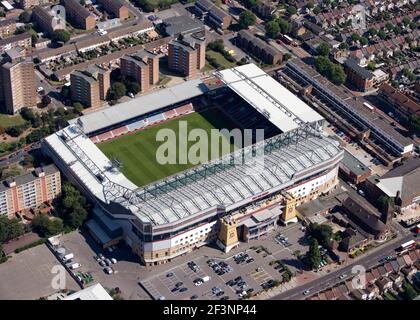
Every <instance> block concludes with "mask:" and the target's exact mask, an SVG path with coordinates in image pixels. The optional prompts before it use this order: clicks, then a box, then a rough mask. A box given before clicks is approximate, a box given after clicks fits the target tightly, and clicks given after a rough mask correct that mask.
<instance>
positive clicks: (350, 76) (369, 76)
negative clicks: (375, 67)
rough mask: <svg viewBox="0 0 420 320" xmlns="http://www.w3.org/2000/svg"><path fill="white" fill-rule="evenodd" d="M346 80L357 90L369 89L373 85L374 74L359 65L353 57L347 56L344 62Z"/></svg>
mask: <svg viewBox="0 0 420 320" xmlns="http://www.w3.org/2000/svg"><path fill="white" fill-rule="evenodd" d="M344 71H345V73H346V75H347V80H348V81H349V82H350V83H351V84H352V85H353V86H354V87H355V88H356V89H357V90H359V91H369V90H370V89H372V88H373V86H374V76H373V73H372V72H370V71H369V70H367V69H365V68H363V67H361V66H360V65H359V64H358V63H357V62H356V60H355V59H353V58H348V59H347V60H346V61H345V62H344Z"/></svg>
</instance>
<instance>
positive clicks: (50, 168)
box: [0, 164, 59, 192]
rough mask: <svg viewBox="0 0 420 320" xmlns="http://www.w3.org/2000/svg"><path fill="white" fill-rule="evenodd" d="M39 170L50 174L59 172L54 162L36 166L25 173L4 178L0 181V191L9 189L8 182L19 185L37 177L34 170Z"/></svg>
mask: <svg viewBox="0 0 420 320" xmlns="http://www.w3.org/2000/svg"><path fill="white" fill-rule="evenodd" d="M39 171H44V172H45V175H50V174H54V173H56V172H59V171H58V169H57V167H56V166H55V165H54V164H50V165H47V166H45V167H41V168H37V169H35V170H33V171H31V172H29V173H25V174H22V175H19V176H16V177H10V178H8V179H6V180H3V181H0V192H2V191H5V190H7V189H9V183H10V182H16V186H21V185H23V184H26V183H28V182H31V181H33V180H35V179H38V176H37V175H36V172H39Z"/></svg>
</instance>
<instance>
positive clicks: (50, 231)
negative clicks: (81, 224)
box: [32, 214, 64, 237]
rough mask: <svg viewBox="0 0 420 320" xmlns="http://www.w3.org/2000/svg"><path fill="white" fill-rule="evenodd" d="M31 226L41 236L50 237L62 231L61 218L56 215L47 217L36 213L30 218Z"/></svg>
mask: <svg viewBox="0 0 420 320" xmlns="http://www.w3.org/2000/svg"><path fill="white" fill-rule="evenodd" d="M32 228H33V230H34V231H35V232H36V233H38V234H39V235H40V236H42V237H50V236H53V235H56V234H58V233H60V232H62V231H63V229H64V224H63V220H62V219H60V218H57V217H54V218H51V219H50V218H49V217H48V215H46V214H38V215H36V216H35V218H34V219H33V220H32Z"/></svg>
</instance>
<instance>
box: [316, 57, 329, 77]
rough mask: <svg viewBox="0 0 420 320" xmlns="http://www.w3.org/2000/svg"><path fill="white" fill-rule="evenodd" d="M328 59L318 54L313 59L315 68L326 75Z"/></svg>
mask: <svg viewBox="0 0 420 320" xmlns="http://www.w3.org/2000/svg"><path fill="white" fill-rule="evenodd" d="M330 64H331V62H330V60H329V59H328V58H327V57H325V56H318V57H317V58H316V59H315V68H316V70H317V71H318V72H319V73H320V74H322V75H323V76H326V75H327V72H328V69H329V68H330Z"/></svg>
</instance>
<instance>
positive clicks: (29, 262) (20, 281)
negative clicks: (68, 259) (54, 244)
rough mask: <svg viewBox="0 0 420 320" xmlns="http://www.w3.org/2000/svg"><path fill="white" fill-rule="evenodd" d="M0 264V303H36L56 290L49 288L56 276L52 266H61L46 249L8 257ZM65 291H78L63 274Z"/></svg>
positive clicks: (39, 248) (73, 282)
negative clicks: (15, 301) (35, 301)
mask: <svg viewBox="0 0 420 320" xmlns="http://www.w3.org/2000/svg"><path fill="white" fill-rule="evenodd" d="M11 256H12V257H11V258H9V260H8V261H7V262H5V263H2V264H0V300H36V299H39V298H40V297H45V296H47V295H50V294H52V293H54V292H56V291H57V290H56V289H54V288H53V287H52V281H53V278H54V276H56V274H53V273H52V269H53V267H54V266H61V264H60V263H59V262H58V261H57V259H56V258H55V256H54V255H53V254H52V252H51V251H50V250H49V249H48V248H47V246H46V245H39V246H37V247H34V248H31V249H28V250H25V251H22V252H20V253H18V254H12V255H11ZM65 275H66V278H65V279H66V282H65V283H66V288H67V289H69V290H80V287H79V285H78V284H77V283H76V282H75V281H74V279H73V278H72V277H71V276H70V275H69V274H68V273H67V272H66V273H65Z"/></svg>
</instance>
